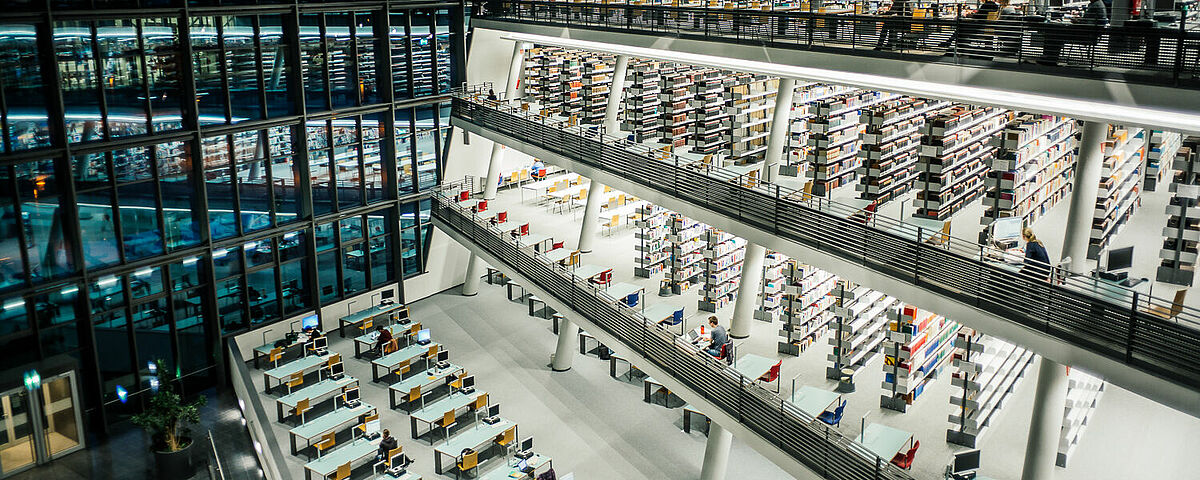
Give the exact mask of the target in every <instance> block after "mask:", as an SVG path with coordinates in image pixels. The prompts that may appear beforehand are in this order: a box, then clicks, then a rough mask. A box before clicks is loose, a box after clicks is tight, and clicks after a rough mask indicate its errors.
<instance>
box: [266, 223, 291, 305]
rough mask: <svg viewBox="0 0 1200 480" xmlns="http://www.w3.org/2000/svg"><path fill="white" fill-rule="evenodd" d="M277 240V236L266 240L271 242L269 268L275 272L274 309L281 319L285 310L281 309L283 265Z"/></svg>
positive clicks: (278, 238)
mask: <svg viewBox="0 0 1200 480" xmlns="http://www.w3.org/2000/svg"><path fill="white" fill-rule="evenodd" d="M279 240H280V237H278V236H275V237H271V238H268V239H267V241H269V242H271V268H272V269H273V270H275V307H276V309H277V311H278V312H279V318H283V317H284V315H285V314H284V310H286V309H285V308H283V265H281V264H280V260H279V259H280V257H279ZM264 270H265V269H264Z"/></svg>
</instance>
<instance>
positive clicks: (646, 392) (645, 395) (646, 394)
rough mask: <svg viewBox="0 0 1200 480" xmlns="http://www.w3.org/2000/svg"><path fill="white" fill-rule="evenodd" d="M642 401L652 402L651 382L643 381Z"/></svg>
mask: <svg viewBox="0 0 1200 480" xmlns="http://www.w3.org/2000/svg"><path fill="white" fill-rule="evenodd" d="M642 390H643V392H642V401H643V402H646V403H650V382H647V381H644V380H643V381H642Z"/></svg>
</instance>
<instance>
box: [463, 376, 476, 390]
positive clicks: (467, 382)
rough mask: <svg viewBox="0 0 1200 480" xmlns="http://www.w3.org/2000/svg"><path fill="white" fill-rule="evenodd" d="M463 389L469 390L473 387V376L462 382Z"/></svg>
mask: <svg viewBox="0 0 1200 480" xmlns="http://www.w3.org/2000/svg"><path fill="white" fill-rule="evenodd" d="M462 386H463V388H471V387H474V386H475V376H474V375H472V376H470V377H466V378H464V379H463V381H462Z"/></svg>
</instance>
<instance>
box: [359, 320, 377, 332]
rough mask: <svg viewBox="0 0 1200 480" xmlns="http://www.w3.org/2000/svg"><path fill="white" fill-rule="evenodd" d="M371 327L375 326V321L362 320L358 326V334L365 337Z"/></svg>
mask: <svg viewBox="0 0 1200 480" xmlns="http://www.w3.org/2000/svg"><path fill="white" fill-rule="evenodd" d="M373 326H375V319H373V318H368V319H366V320H363V321H362V323H360V324H358V334H359V335H365V334H366V333H367V332H370V331H371V327H373Z"/></svg>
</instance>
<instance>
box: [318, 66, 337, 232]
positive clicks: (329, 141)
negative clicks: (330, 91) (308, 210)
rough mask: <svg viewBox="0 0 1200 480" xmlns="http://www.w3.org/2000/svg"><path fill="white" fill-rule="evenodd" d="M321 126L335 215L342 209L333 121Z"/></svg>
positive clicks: (330, 194) (328, 120)
mask: <svg viewBox="0 0 1200 480" xmlns="http://www.w3.org/2000/svg"><path fill="white" fill-rule="evenodd" d="M327 61H328V60H327ZM321 124H322V126H323V127H324V128H325V148H324V150H325V170H326V171H328V172H329V187H328V190H329V196H330V198H331V203H332V206H333V211H334V213H337V212H341V211H342V209H341V203H339V202H338V172H337V159H336V158H334V157H335V156H336V155H337V149H336V148H334V146H333V144H334V139H333V121H332V119H327V120H322V121H321ZM314 215H315V214H314Z"/></svg>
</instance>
